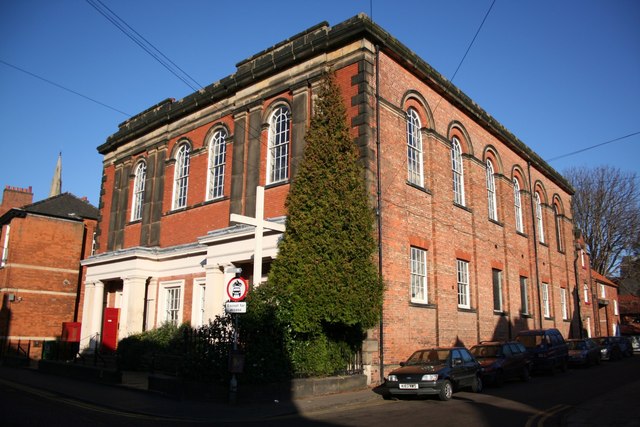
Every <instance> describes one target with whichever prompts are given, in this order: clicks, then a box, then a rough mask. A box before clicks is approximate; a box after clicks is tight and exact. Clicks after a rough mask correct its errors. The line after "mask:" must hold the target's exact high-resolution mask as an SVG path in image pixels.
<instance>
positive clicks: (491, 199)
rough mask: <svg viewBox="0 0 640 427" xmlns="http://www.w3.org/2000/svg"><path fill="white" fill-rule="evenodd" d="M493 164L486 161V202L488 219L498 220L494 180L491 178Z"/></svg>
mask: <svg viewBox="0 0 640 427" xmlns="http://www.w3.org/2000/svg"><path fill="white" fill-rule="evenodd" d="M493 174H494V172H493V163H491V160H489V159H487V202H488V206H489V219H492V220H494V221H497V220H498V210H497V207H496V205H497V204H496V180H495V177H494V176H493Z"/></svg>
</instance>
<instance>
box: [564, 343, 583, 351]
mask: <svg viewBox="0 0 640 427" xmlns="http://www.w3.org/2000/svg"><path fill="white" fill-rule="evenodd" d="M567 347H569V350H586V349H587V343H585V342H584V341H567Z"/></svg>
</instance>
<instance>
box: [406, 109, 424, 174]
mask: <svg viewBox="0 0 640 427" xmlns="http://www.w3.org/2000/svg"><path fill="white" fill-rule="evenodd" d="M421 127H422V125H421V124H420V117H418V113H417V112H416V110H414V109H413V108H409V109H408V110H407V169H408V171H407V172H408V174H409V177H408V179H409V182H410V183H411V184H415V185H418V186H420V187H424V174H423V170H422V135H421V134H420V128H421Z"/></svg>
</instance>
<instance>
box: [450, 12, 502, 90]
mask: <svg viewBox="0 0 640 427" xmlns="http://www.w3.org/2000/svg"><path fill="white" fill-rule="evenodd" d="M494 4H496V0H493V2H491V6H489V10H487V13H485V15H484V18H482V22H481V23H480V26H479V27H478V30H477V31H476V34H475V35H474V36H473V40H471V43H469V47H467V51H466V52H465V53H464V56H463V57H462V59H461V60H460V63H459V64H458V68H456V71H455V72H454V73H453V76H451V80H450V81H451V82H453V79H455V78H456V74H458V70H459V69H460V67H461V66H462V63H463V62H464V60H465V58H466V57H467V54H468V53H469V51H470V50H471V46H473V43H474V42H475V41H476V38H477V37H478V34H480V30H482V26H483V25H484V21H486V20H487V17H488V16H489V13H491V9H493V5H494Z"/></svg>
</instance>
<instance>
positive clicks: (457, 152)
mask: <svg viewBox="0 0 640 427" xmlns="http://www.w3.org/2000/svg"><path fill="white" fill-rule="evenodd" d="M451 170H452V171H453V201H454V203H457V204H459V205H462V206H464V169H463V167H462V148H460V141H458V138H456V137H455V136H454V137H453V140H452V144H451Z"/></svg>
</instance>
